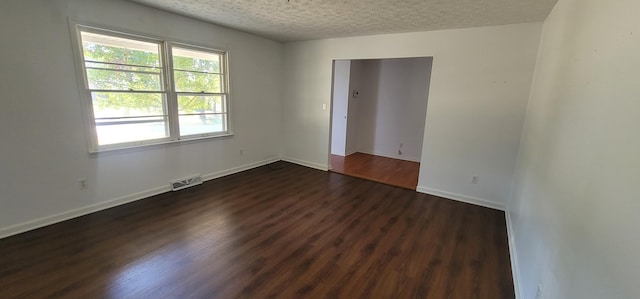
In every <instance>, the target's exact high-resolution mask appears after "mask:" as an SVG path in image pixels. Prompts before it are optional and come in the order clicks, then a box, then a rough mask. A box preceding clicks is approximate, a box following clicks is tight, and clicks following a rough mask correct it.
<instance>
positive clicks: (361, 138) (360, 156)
mask: <svg viewBox="0 0 640 299" xmlns="http://www.w3.org/2000/svg"><path fill="white" fill-rule="evenodd" d="M432 64H433V58H432V57H416V58H390V59H359V60H334V62H333V82H332V83H333V85H332V86H333V89H332V105H331V107H332V108H331V109H332V111H331V134H330V136H331V137H330V157H329V162H330V163H329V165H330V169H331V171H333V172H337V173H342V174H345V175H350V176H355V177H360V178H364V179H369V180H373V181H377V182H381V183H385V184H390V185H394V186H398V187H403V188H407V189H412V190H416V187H417V184H418V175H419V169H420V159H421V156H422V143H423V137H424V127H425V121H426V111H427V101H428V95H429V84H430V80H431V67H432Z"/></svg>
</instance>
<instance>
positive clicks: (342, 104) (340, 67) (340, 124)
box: [331, 60, 351, 156]
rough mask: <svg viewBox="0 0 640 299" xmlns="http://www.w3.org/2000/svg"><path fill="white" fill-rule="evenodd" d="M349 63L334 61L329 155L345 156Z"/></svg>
mask: <svg viewBox="0 0 640 299" xmlns="http://www.w3.org/2000/svg"><path fill="white" fill-rule="evenodd" d="M350 73H351V61H349V60H336V61H335V63H334V65H333V105H332V106H331V109H333V113H332V114H331V117H332V119H333V122H332V123H331V154H332V155H339V156H345V150H346V148H347V114H348V109H349V77H350Z"/></svg>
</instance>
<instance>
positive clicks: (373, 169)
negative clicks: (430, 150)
mask: <svg viewBox="0 0 640 299" xmlns="http://www.w3.org/2000/svg"><path fill="white" fill-rule="evenodd" d="M419 170H420V163H418V162H412V161H405V160H398V159H393V158H387V157H381V156H374V155H369V154H363V153H355V154H351V155H349V156H346V157H342V156H337V155H331V171H333V172H337V173H342V174H346V175H350V176H354V177H359V178H363V179H367V180H372V181H375V182H379V183H384V184H388V185H393V186H397V187H402V188H407V189H411V190H416V186H417V185H418V172H419Z"/></svg>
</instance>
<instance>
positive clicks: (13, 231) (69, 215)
mask: <svg viewBox="0 0 640 299" xmlns="http://www.w3.org/2000/svg"><path fill="white" fill-rule="evenodd" d="M279 160H280V158H278V157H275V156H274V157H271V158H268V159H265V160H263V161H258V162H254V163H249V164H245V165H241V166H238V167H234V168H229V169H226V170H223V171H218V172H214V173H210V174H206V175H203V176H202V179H203V180H204V181H209V180H213V179H217V178H220V177H223V176H227V175H230V174H234V173H238V172H241V171H245V170H249V169H252V168H256V167H260V166H263V165H266V164H269V163H273V162H277V161H279ZM169 191H171V187H170V185H169V182H167V183H166V184H165V185H164V186H161V187H157V188H153V189H149V190H145V191H142V192H138V193H134V194H130V195H125V196H122V197H119V198H116V199H112V200H108V201H104V202H100V203H96V204H92V205H88V206H85V207H81V208H78V209H73V210H69V211H66V212H62V213H59V214H55V215H51V216H46V217H42V218H39V219H35V220H31V221H27V222H24V223H20V224H17V225H13V226H9V227H5V228H0V239H2V238H6V237H9V236H13V235H17V234H20V233H24V232H27V231H30V230H34V229H38V228H41V227H45V226H47V225H51V224H55V223H58V222H62V221H65V220H69V219H73V218H77V217H80V216H84V215H88V214H91V213H94V212H98V211H102V210H106V209H109V208H113V207H116V206H119V205H123V204H126V203H130V202H134V201H137V200H140V199H144V198H147V197H151V196H154V195H158V194H162V193H165V192H169Z"/></svg>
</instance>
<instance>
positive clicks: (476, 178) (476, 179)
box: [471, 175, 479, 184]
mask: <svg viewBox="0 0 640 299" xmlns="http://www.w3.org/2000/svg"><path fill="white" fill-rule="evenodd" d="M478 179H479V176H477V175H474V176H473V177H472V178H471V182H472V183H474V184H477V183H478Z"/></svg>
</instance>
